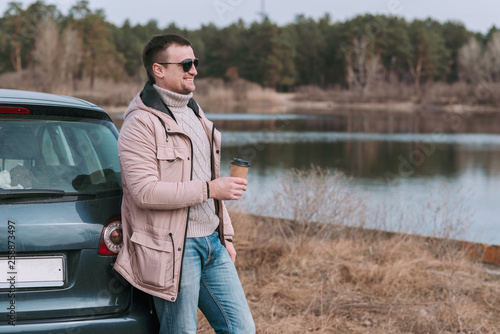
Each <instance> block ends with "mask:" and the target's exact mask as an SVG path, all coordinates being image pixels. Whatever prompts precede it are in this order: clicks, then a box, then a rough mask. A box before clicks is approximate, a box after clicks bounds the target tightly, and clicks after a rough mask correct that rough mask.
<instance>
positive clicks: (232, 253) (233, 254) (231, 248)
mask: <svg viewBox="0 0 500 334" xmlns="http://www.w3.org/2000/svg"><path fill="white" fill-rule="evenodd" d="M226 249H227V252H228V253H229V257H230V258H231V260H233V263H234V262H235V261H236V249H234V246H233V243H232V242H229V241H227V240H226Z"/></svg>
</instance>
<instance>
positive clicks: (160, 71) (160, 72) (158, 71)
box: [153, 63, 165, 79]
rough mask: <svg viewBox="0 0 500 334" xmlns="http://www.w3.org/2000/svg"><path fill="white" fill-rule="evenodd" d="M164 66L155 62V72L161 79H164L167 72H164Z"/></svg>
mask: <svg viewBox="0 0 500 334" xmlns="http://www.w3.org/2000/svg"><path fill="white" fill-rule="evenodd" d="M163 70H164V67H163V66H162V65H160V64H157V63H154V64H153V73H154V74H155V76H157V77H158V78H160V79H163V77H164V76H165V74H164V73H163Z"/></svg>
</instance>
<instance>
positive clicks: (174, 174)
mask: <svg viewBox="0 0 500 334" xmlns="http://www.w3.org/2000/svg"><path fill="white" fill-rule="evenodd" d="M186 156H187V150H186V149H185V148H183V147H171V146H166V145H158V147H157V151H156V158H157V159H158V164H159V167H160V180H161V181H170V182H175V181H181V180H182V176H183V175H182V172H183V169H184V160H185V159H186Z"/></svg>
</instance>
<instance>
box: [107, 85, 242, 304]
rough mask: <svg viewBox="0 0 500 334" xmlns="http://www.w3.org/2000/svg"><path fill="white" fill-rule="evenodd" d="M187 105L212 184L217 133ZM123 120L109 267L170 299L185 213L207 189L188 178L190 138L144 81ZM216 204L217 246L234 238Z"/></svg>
mask: <svg viewBox="0 0 500 334" xmlns="http://www.w3.org/2000/svg"><path fill="white" fill-rule="evenodd" d="M189 106H190V107H191V108H192V109H193V112H195V113H196V114H197V116H198V117H199V119H200V121H201V122H202V124H203V127H204V129H205V132H206V134H207V136H208V138H209V141H210V143H211V144H212V179H215V178H218V177H219V170H220V149H221V134H220V132H219V131H217V130H216V129H215V127H214V125H213V123H212V122H210V121H209V120H208V119H207V118H206V117H205V115H204V113H203V111H202V110H201V108H199V106H198V105H197V104H196V102H194V100H191V101H190V104H189ZM124 118H125V119H124V123H123V126H122V128H121V131H120V136H119V139H118V154H119V157H120V163H121V170H122V181H123V203H122V226H123V239H124V245H123V248H122V249H121V251H120V253H119V254H118V257H117V260H116V263H115V265H114V268H115V270H116V271H118V272H119V273H120V274H121V275H122V276H123V277H124V278H125V279H126V280H127V281H128V282H130V283H131V284H132V285H133V286H135V287H137V288H138V289H140V290H142V291H145V292H147V293H149V294H151V295H154V296H157V297H160V298H164V299H166V300H170V301H175V300H176V298H177V291H178V287H179V282H180V277H181V275H182V257H183V254H184V242H185V238H186V231H187V221H188V215H189V207H190V206H192V205H195V204H199V203H202V202H205V201H207V185H206V182H204V181H200V180H195V181H193V180H191V179H192V162H193V156H192V148H191V140H190V139H189V137H188V136H187V135H186V134H184V133H183V131H182V130H181V129H180V127H179V126H178V125H177V123H176V122H175V120H174V119H173V118H172V116H171V113H170V111H169V110H168V108H167V107H166V106H165V105H164V104H163V102H162V101H161V100H160V98H159V96H158V95H157V93H156V91H155V90H154V88H153V86H152V85H151V84H150V83H149V82H148V83H147V84H146V86H145V87H144V90H143V91H142V92H141V93H139V94H138V95H137V96H136V97H135V98H134V100H132V102H131V103H130V105H129V107H128V109H127V111H126V112H125V115H124ZM162 123H163V124H162ZM215 203H216V210H217V211H218V215H219V218H220V224H219V235H220V236H221V241H222V243H223V244H224V238H232V235H233V233H234V232H233V228H232V226H231V220H230V218H229V215H228V213H227V210H226V207H225V205H224V202H223V201H218V200H216V201H215ZM222 236H224V237H222Z"/></svg>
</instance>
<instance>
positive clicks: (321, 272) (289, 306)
mask: <svg viewBox="0 0 500 334" xmlns="http://www.w3.org/2000/svg"><path fill="white" fill-rule="evenodd" d="M232 216H233V222H234V224H235V228H236V235H237V238H236V240H235V246H236V249H237V251H238V258H237V262H236V264H237V268H238V272H239V275H240V278H241V281H242V284H243V287H244V289H245V292H246V294H247V299H248V301H249V304H250V308H251V310H252V313H253V315H254V319H255V323H256V326H257V333H269V334H271V333H376V334H378V333H380V334H389V333H391V334H392V333H394V334H399V333H415V334H425V333H484V334H486V333H487V334H498V333H499V332H500V281H499V279H500V271H496V272H495V271H486V267H485V266H484V265H483V264H480V263H476V262H473V261H471V260H470V259H469V258H468V256H467V254H466V253H465V252H460V251H458V250H457V249H454V248H449V249H446V250H443V249H441V250H440V251H437V250H436V248H435V247H434V246H433V244H432V243H429V242H428V241H426V239H423V238H418V237H412V236H408V235H394V236H392V237H387V236H384V235H383V234H377V233H362V232H358V233H354V232H352V233H349V234H346V233H343V232H342V231H341V230H338V227H337V228H336V227H334V226H331V228H332V229H337V232H339V233H338V234H335V233H332V237H331V238H329V240H326V241H325V240H323V238H322V237H321V236H319V235H315V234H314V233H312V234H309V235H308V236H307V237H306V238H305V239H304V243H303V245H302V247H301V249H300V250H299V249H298V244H297V243H296V239H295V238H294V237H290V238H283V237H279V235H280V232H279V230H280V226H279V225H280V224H283V223H284V222H281V223H280V222H279V221H278V220H276V219H266V218H262V217H260V218H259V217H253V216H249V215H247V214H244V213H233V215H232ZM200 319H202V321H200V325H199V328H200V330H199V333H211V332H212V331H211V330H210V327H209V325H208V324H207V322H206V320H204V319H203V317H202V316H201V317H200Z"/></svg>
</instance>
